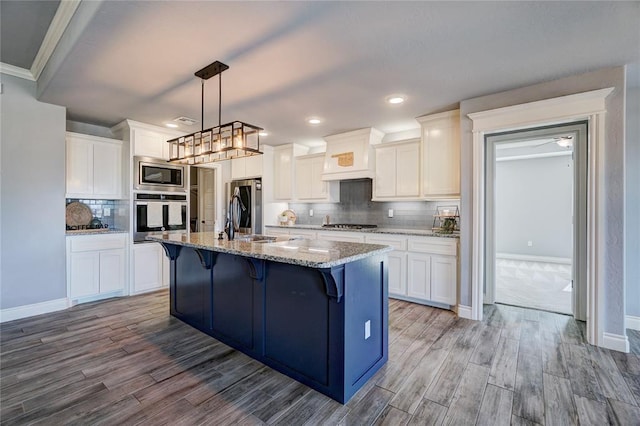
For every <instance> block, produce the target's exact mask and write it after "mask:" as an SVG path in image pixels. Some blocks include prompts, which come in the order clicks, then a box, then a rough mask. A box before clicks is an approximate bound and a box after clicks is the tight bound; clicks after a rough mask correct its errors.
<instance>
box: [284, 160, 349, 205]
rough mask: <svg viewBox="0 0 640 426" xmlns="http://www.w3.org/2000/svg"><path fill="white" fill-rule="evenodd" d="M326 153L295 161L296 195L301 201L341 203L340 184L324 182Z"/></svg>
mask: <svg viewBox="0 0 640 426" xmlns="http://www.w3.org/2000/svg"><path fill="white" fill-rule="evenodd" d="M324 156H325V155H324V153H321V154H312V155H305V156H301V157H296V159H295V174H296V180H295V184H296V187H295V193H296V198H297V199H298V200H300V201H305V202H306V201H309V202H310V201H313V202H327V203H336V202H339V201H340V184H339V183H338V182H326V181H323V180H322V172H323V170H324Z"/></svg>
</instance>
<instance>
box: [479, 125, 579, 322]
mask: <svg viewBox="0 0 640 426" xmlns="http://www.w3.org/2000/svg"><path fill="white" fill-rule="evenodd" d="M587 130H588V129H587V122H584V121H583V122H575V123H568V124H563V125H554V126H546V127H538V128H532V129H526V130H519V131H512V132H503V133H494V134H487V135H486V136H485V144H486V147H485V149H486V167H485V172H486V177H485V191H486V200H487V202H486V206H485V208H486V212H485V220H486V223H485V226H486V239H485V244H486V246H485V253H486V256H485V262H486V264H485V274H486V276H485V297H484V301H485V303H504V304H508V305H515V306H521V307H525V308H533V309H540V310H546V311H552V312H557V313H563V314H569V315H573V316H574V317H575V318H576V319H579V320H583V321H584V320H586V298H587V282H586V255H587V250H586V248H587V244H586V233H587V229H586V223H587V221H586V220H587V209H586V206H587V174H586V170H587Z"/></svg>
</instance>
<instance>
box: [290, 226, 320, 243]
mask: <svg viewBox="0 0 640 426" xmlns="http://www.w3.org/2000/svg"><path fill="white" fill-rule="evenodd" d="M289 235H291V236H292V237H294V236H295V237H302V238H306V239H309V240H315V239H316V238H317V236H318V233H317V232H316V231H309V230H306V229H304V230H302V229H292V230H291V232H289Z"/></svg>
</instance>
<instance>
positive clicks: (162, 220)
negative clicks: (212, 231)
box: [133, 192, 188, 243]
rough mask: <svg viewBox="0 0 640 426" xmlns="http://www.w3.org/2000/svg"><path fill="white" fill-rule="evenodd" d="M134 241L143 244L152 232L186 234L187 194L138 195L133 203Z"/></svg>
mask: <svg viewBox="0 0 640 426" xmlns="http://www.w3.org/2000/svg"><path fill="white" fill-rule="evenodd" d="M133 206H134V215H133V222H134V223H133V229H134V232H133V241H134V242H136V243H141V242H144V241H145V239H144V238H145V237H146V236H147V235H149V234H150V233H151V232H159V231H162V232H169V233H173V232H186V230H187V223H188V222H187V195H186V194H148V193H141V192H139V193H137V194H135V200H134V201H133Z"/></svg>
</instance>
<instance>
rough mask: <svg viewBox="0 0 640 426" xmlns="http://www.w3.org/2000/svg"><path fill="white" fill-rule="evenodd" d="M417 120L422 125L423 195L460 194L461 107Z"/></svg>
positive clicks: (427, 196) (428, 197)
mask: <svg viewBox="0 0 640 426" xmlns="http://www.w3.org/2000/svg"><path fill="white" fill-rule="evenodd" d="M416 120H418V122H420V125H421V126H422V197H423V198H425V199H430V200H437V199H452V198H460V111H459V110H454V111H447V112H443V113H440V114H432V115H425V116H423V117H417V118H416Z"/></svg>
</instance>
